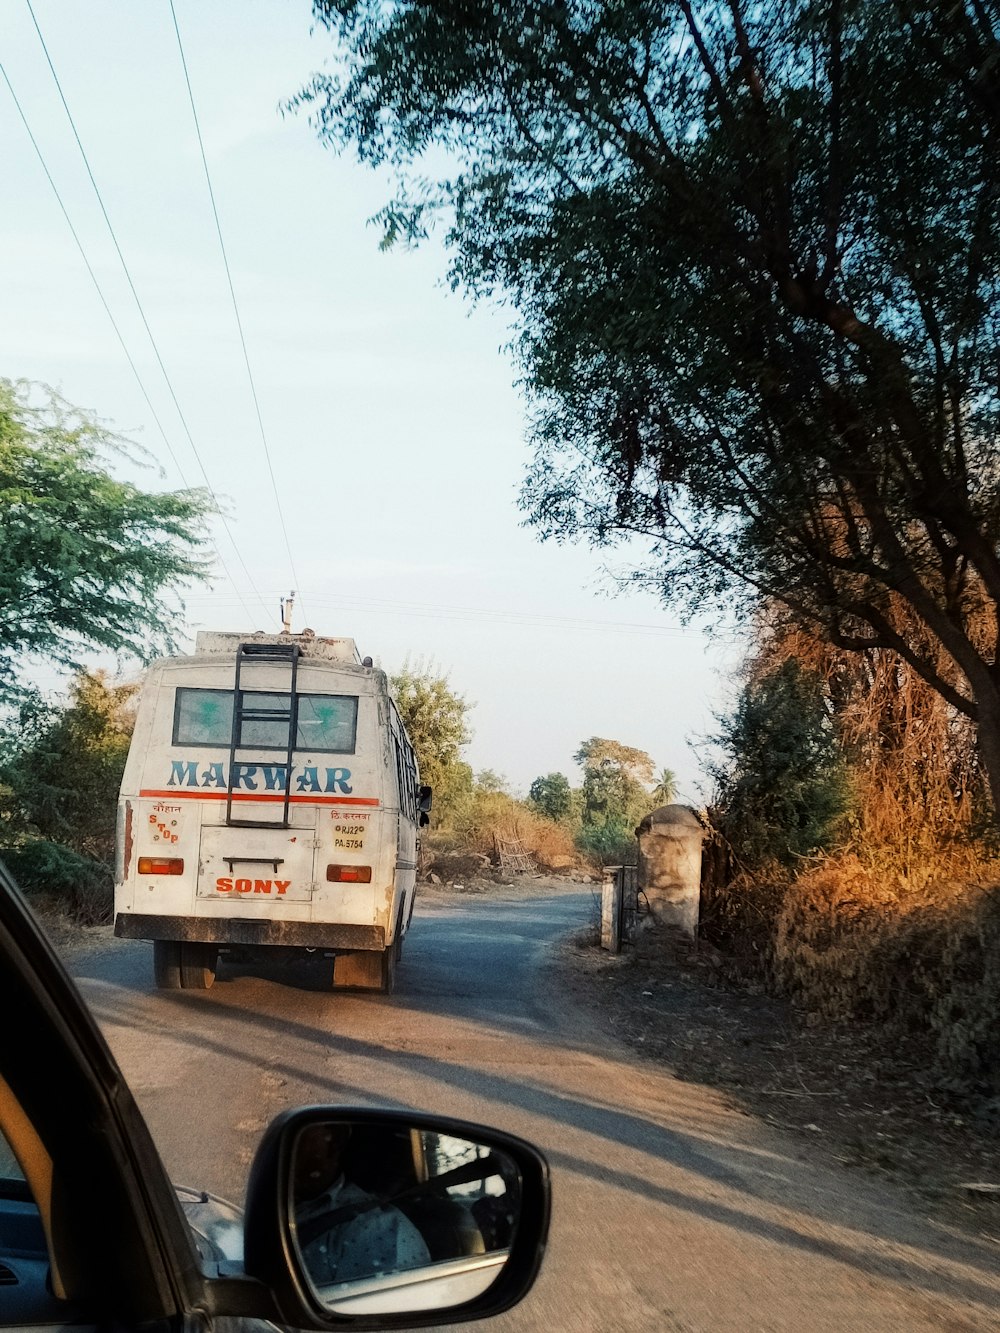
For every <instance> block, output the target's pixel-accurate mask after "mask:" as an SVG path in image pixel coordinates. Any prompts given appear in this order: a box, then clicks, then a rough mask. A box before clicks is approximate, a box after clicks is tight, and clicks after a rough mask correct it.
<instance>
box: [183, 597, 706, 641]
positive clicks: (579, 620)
mask: <svg viewBox="0 0 1000 1333" xmlns="http://www.w3.org/2000/svg"><path fill="white" fill-rule="evenodd" d="M275 595H277V594H275ZM197 600H198V597H197V595H196V596H195V597H194V598H192V599H191V601H192V602H197ZM312 600H313V602H315V603H318V604H319V605H320V606H322V605H324V604H327V603H329V605H331V606H334V605H336V606H344V607H345V608H346V609H349V610H353V611H364V610H371V611H374V612H385V613H391V614H392V615H405V616H416V617H419V618H423V619H431V620H457V621H465V622H468V623H473V624H483V623H487V624H495V625H527V626H531V627H536V628H541V629H546V628H548V629H557V630H563V631H566V632H573V631H574V630H588V631H591V630H594V631H602V632H605V633H625V634H638V635H642V636H644V637H658V636H664V637H672V638H680V637H685V638H686V637H688V636H690V635H693V634H697V633H698V632H699V631H697V630H691V629H685V628H684V627H683V626H675V625H654V624H651V623H648V622H640V621H623V620H594V619H589V618H587V617H582V616H581V617H574V616H553V615H545V614H534V613H531V612H523V611H491V610H487V609H485V608H481V607H449V606H441V605H436V604H434V603H429V602H412V601H409V600H406V601H403V600H400V601H395V600H391V599H388V598H378V597H363V596H341V597H337V598H324V597H322V596H319V597H315V596H314V597H313V598H312Z"/></svg>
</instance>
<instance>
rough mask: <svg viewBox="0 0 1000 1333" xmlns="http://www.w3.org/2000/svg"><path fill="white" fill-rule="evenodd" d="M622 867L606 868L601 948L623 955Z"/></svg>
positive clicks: (602, 901) (602, 886)
mask: <svg viewBox="0 0 1000 1333" xmlns="http://www.w3.org/2000/svg"><path fill="white" fill-rule="evenodd" d="M620 872H621V867H620V866H605V867H604V882H603V883H602V885H601V948H602V949H607V950H608V951H609V952H610V953H621V949H622V937H621V920H622V876H621V873H620Z"/></svg>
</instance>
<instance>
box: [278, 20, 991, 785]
mask: <svg viewBox="0 0 1000 1333" xmlns="http://www.w3.org/2000/svg"><path fill="white" fill-rule="evenodd" d="M314 9H315V13H316V15H317V17H318V19H319V21H320V23H322V24H325V25H326V26H327V27H328V28H329V29H330V30H331V32H332V33H333V34H335V36H336V38H337V41H338V55H339V57H340V61H339V64H338V67H337V70H336V73H333V74H330V75H319V76H317V77H316V78H315V79H314V80H313V81H312V82H311V84H310V85H309V86H308V87H307V88H306V89H305V90H304V91H303V92H302V93H301V94H300V96H299V98H298V99H295V100H296V101H297V102H298V103H299V104H302V105H305V106H307V107H308V109H309V110H310V111H311V112H312V114H313V117H314V121H315V123H316V125H317V128H318V130H319V133H320V134H321V136H322V137H323V139H324V140H326V141H327V142H329V143H331V144H333V145H335V146H338V147H342V146H345V145H352V146H354V147H355V148H356V149H357V151H358V152H359V153H360V155H361V157H362V158H363V159H364V160H366V161H368V162H370V163H372V164H380V163H390V164H392V165H394V167H395V168H396V171H397V176H398V179H399V182H400V184H399V189H398V193H397V195H396V197H395V198H394V199H393V200H391V201H390V202H389V203H388V204H387V206H386V208H385V210H384V211H383V213H382V215H381V219H382V222H383V225H384V232H385V238H386V241H387V242H391V241H393V240H394V239H397V238H402V239H404V240H411V239H418V238H419V237H420V236H422V235H424V234H425V233H426V231H427V230H428V229H429V227H430V226H432V225H433V224H434V222H435V221H436V220H438V219H440V220H441V221H442V223H443V225H444V226H445V228H446V231H447V238H448V241H449V243H450V246H451V255H452V260H451V278H452V281H453V283H454V284H455V285H456V286H462V287H464V288H465V289H466V290H468V291H469V292H471V293H472V294H473V295H474V296H477V297H481V296H484V295H487V294H494V295H496V296H498V297H499V298H501V299H503V300H506V301H508V302H509V303H510V304H511V305H512V306H513V307H514V309H515V310H516V312H517V316H518V321H519V344H518V345H519V351H520V356H521V361H522V365H523V370H524V376H523V383H524V385H525V388H526V389H527V391H528V392H529V394H530V395H531V396H532V400H533V426H532V433H533V437H534V441H535V444H536V460H535V464H534V468H533V470H532V473H531V475H530V477H529V479H528V482H527V485H526V488H525V492H524V504H525V507H526V510H527V513H528V515H529V518H530V520H531V521H532V522H533V523H534V524H535V525H536V526H537V528H538V530H539V531H540V532H541V533H542V534H543V535H547V536H551V537H554V538H556V539H566V538H573V537H581V536H582V537H585V538H588V539H590V540H592V541H593V542H596V543H599V544H600V543H609V542H613V541H615V540H617V539H618V538H620V537H622V536H629V535H631V536H638V537H639V538H640V539H644V540H645V541H646V543H647V544H648V547H649V549H650V552H651V558H650V561H649V563H648V565H647V566H646V567H645V568H644V569H641V570H638V571H636V577H637V578H639V579H642V580H645V581H648V582H650V583H652V584H653V586H655V587H656V588H657V589H659V590H660V591H661V592H662V594H663V596H664V597H665V598H669V599H672V600H674V601H675V602H679V603H680V604H681V605H683V606H686V607H688V608H693V609H702V608H704V606H705V604H706V602H707V601H709V600H711V599H713V598H714V599H716V601H717V602H719V603H721V604H722V605H724V606H725V607H727V608H728V609H734V608H735V609H737V610H739V609H740V608H741V607H742V608H743V609H751V608H752V607H754V606H756V605H757V603H758V599H760V598H761V597H763V598H765V599H767V600H768V601H769V602H771V603H774V602H777V603H781V604H783V605H784V606H785V607H787V608H788V610H789V613H790V614H791V615H792V616H793V617H794V618H796V619H797V620H798V621H799V622H800V623H804V624H812V625H815V626H816V627H817V629H818V630H819V631H820V632H822V633H823V634H825V635H826V636H827V637H828V638H829V639H830V641H831V642H832V643H833V644H835V645H836V646H839V647H842V648H846V649H852V650H853V649H856V650H862V651H864V650H867V649H870V648H875V649H883V648H888V649H890V650H892V651H894V652H896V653H898V654H899V655H900V656H902V657H903V658H904V659H905V660H906V661H908V662H909V663H910V664H911V665H912V666H913V667H914V669H916V670H918V671H919V672H920V673H921V674H922V675H923V676H924V678H925V679H926V680H927V681H928V682H929V683H930V684H931V685H932V686H933V687H934V688H935V689H936V690H938V691H939V692H940V693H941V695H942V697H943V698H945V699H947V701H948V702H949V704H950V705H951V706H952V707H954V708H955V709H957V710H958V711H960V712H963V713H964V714H965V715H966V716H968V717H969V718H971V719H972V720H974V721H975V722H976V724H977V726H978V729H979V739H980V746H981V750H982V753H983V757H984V760H985V763H986V765H987V768H988V770H989V772H990V777H991V783H992V786H993V789H994V796H995V797H996V796H997V793H998V792H1000V677H998V675H997V673H996V671H995V669H994V662H995V657H996V651H995V645H996V641H997V623H998V614H997V612H998V607H1000V555H998V536H1000V458H998V441H1000V430H998V427H1000V379H998V375H997V364H998V360H1000V356H998V353H1000V337H998V335H1000V301H998V297H1000V216H998V212H1000V173H998V172H997V169H996V164H997V161H998V158H1000V152H998V149H1000V4H998V3H997V0H893V3H886V0H764V2H763V3H758V4H752V5H751V4H748V3H746V0H713V2H712V3H687V2H686V0H509V3H503V4H496V3H493V2H492V0H427V2H426V3H421V4H412V3H405V2H404V0H315V4H314ZM894 597H901V598H903V599H904V600H905V601H906V603H907V606H908V608H909V612H910V613H911V617H912V623H913V624H914V625H915V627H916V628H915V632H914V633H912V634H908V633H901V632H900V629H899V618H898V617H896V618H895V619H894V618H893V616H892V615H891V614H890V610H891V606H892V599H893V598H894ZM984 622H985V624H986V625H987V629H986V631H985V633H980V632H979V627H980V626H982V625H983V623H984ZM995 803H997V802H996V801H995Z"/></svg>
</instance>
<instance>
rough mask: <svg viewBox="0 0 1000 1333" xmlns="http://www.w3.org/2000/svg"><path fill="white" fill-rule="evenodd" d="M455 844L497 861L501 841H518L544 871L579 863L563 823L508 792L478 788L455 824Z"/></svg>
mask: <svg viewBox="0 0 1000 1333" xmlns="http://www.w3.org/2000/svg"><path fill="white" fill-rule="evenodd" d="M454 838H455V845H456V846H460V847H463V848H467V849H468V850H469V851H472V852H478V853H480V854H482V855H485V856H488V857H490V859H491V860H496V859H497V843H498V841H517V842H520V843H521V845H522V846H523V848H524V850H525V852H526V853H527V854H528V856H529V857H530V858H531V860H532V861H534V863H535V864H536V865H537V866H539V868H541V869H543V870H567V869H569V868H571V867H572V866H575V865H577V864H578V863H579V857H578V856H577V853H576V848H575V847H574V846H573V840H572V839H571V837H570V836H569V834H568V833H567V831H566V829H565V828H563V826H562V825H561V824H557V823H555V822H554V821H553V820H551V819H546V818H545V817H544V815H540V814H538V813H537V812H536V811H535V810H532V809H531V808H530V807H529V806H528V805H526V804H525V803H524V802H523V801H518V800H516V799H515V798H514V797H513V796H510V795H509V794H508V793H507V792H503V791H495V790H490V789H488V788H487V787H483V786H481V785H477V786H476V788H475V789H474V791H473V793H472V795H471V797H470V799H469V802H468V804H467V805H466V806H465V808H464V809H463V810H462V811H461V812H460V813H459V814H458V816H457V817H456V819H455V824H454Z"/></svg>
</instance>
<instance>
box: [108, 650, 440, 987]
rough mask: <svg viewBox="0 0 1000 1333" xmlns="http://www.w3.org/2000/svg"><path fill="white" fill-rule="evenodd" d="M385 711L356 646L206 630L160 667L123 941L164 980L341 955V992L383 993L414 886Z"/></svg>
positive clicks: (125, 845) (378, 676)
mask: <svg viewBox="0 0 1000 1333" xmlns="http://www.w3.org/2000/svg"><path fill="white" fill-rule="evenodd" d="M394 715H395V712H394V709H393V707H392V705H391V703H390V701H389V699H388V695H387V690H386V681H385V676H384V674H383V673H382V672H380V671H377V670H374V669H373V668H372V667H371V666H370V665H363V664H362V663H360V662H359V661H358V657H357V652H356V650H355V648H354V644H353V641H352V640H349V639H348V640H345V639H339V640H329V639H315V638H307V637H306V636H262V635H256V636H252V637H251V636H239V635H228V634H200V635H199V636H198V642H197V650H196V653H195V655H193V656H191V657H179V658H168V659H163V660H161V661H160V662H158V663H156V664H154V666H153V667H152V668H151V669H150V671H149V673H148V676H147V679H146V683H145V685H144V687H143V691H142V695H141V697H140V702H139V708H138V714H137V720H136V728H135V732H134V735H133V740H132V746H131V749H130V752H129V758H128V762H127V764H126V769H125V776H124V780H123V783H122V791H121V799H120V802H119V813H118V822H119V837H118V866H117V873H116V890H115V933H116V935H119V936H122V937H124V938H129V939H150V940H153V941H154V963H155V972H156V979H157V984H159V985H161V986H164V987H173V986H189V987H199V988H200V987H204V986H207V985H211V983H212V980H213V979H214V975H215V967H216V962H217V958H218V954H219V951H220V950H222V951H226V952H229V953H230V954H232V955H234V956H239V955H241V954H242V955H246V954H247V953H253V952H255V951H257V950H261V949H272V948H284V949H289V948H291V949H310V950H320V951H322V952H323V953H324V954H330V955H335V956H336V957H337V962H336V968H335V984H341V985H352V986H361V987H364V988H365V989H381V990H389V989H391V986H392V980H393V974H394V962H395V958H396V956H397V954H398V949H399V941H400V936H401V931H402V929H404V928H405V925H406V923H407V921H408V918H409V913H410V910H411V908H412V900H413V891H414V883H415V877H416V875H415V872H416V855H415V846H414V847H412V850H410V846H409V844H410V841H411V840H410V839H409V838H408V836H407V828H408V824H409V821H408V820H407V819H406V817H405V815H404V813H403V810H402V808H401V807H403V806H405V805H407V804H408V803H412V799H413V797H412V794H411V793H410V792H409V791H408V790H407V789H406V788H405V787H403V786H402V785H401V781H400V774H399V766H398V764H397V763H396V762H395V756H394V751H393V745H392V734H391V733H392V727H391V721H392V719H393V717H394ZM414 779H415V774H414ZM401 797H402V799H401ZM408 852H409V854H408Z"/></svg>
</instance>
